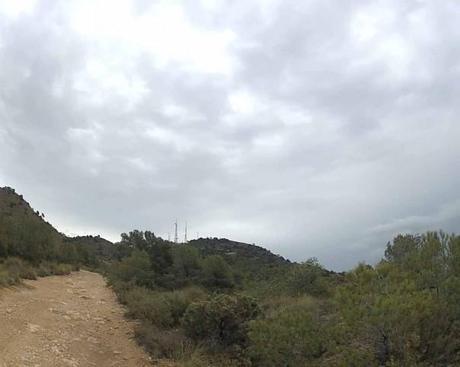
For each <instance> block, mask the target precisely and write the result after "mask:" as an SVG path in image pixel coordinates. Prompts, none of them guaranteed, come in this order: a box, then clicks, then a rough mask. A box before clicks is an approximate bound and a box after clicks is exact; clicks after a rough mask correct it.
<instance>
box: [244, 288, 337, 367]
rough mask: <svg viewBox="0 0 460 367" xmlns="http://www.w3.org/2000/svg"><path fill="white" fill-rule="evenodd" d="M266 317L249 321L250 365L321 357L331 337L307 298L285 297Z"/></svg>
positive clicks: (287, 366) (288, 365)
mask: <svg viewBox="0 0 460 367" xmlns="http://www.w3.org/2000/svg"><path fill="white" fill-rule="evenodd" d="M284 301H285V305H283V306H282V307H278V308H277V310H276V311H275V312H273V313H272V314H271V315H269V316H268V317H266V318H261V319H259V320H255V321H252V322H251V323H250V327H249V340H250V344H249V349H248V355H249V356H250V358H251V360H252V362H253V365H254V366H260V367H278V366H284V367H297V366H304V365H307V363H308V362H309V361H310V362H311V361H313V360H315V359H318V358H321V357H322V356H323V354H324V353H326V351H327V346H328V343H330V341H331V338H330V336H329V335H328V330H327V328H326V327H325V326H324V325H323V323H322V322H321V319H320V315H319V309H318V305H317V303H316V302H315V301H314V300H312V299H311V298H305V297H303V298H299V299H285V300H284Z"/></svg>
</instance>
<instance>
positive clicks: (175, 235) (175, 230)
mask: <svg viewBox="0 0 460 367" xmlns="http://www.w3.org/2000/svg"><path fill="white" fill-rule="evenodd" d="M177 242H179V238H178V237H177V219H176V222H175V223H174V243H177Z"/></svg>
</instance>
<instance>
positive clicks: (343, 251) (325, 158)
mask: <svg viewBox="0 0 460 367" xmlns="http://www.w3.org/2000/svg"><path fill="white" fill-rule="evenodd" d="M78 4H79V2H78V1H77V0H75V1H72V2H48V1H41V2H40V1H39V2H38V3H37V5H36V8H35V10H34V11H33V12H32V13H24V14H20V15H18V16H17V17H10V16H7V15H4V14H2V13H1V7H0V45H1V46H0V85H1V87H0V155H1V157H2V159H1V160H0V184H7V185H11V186H14V187H16V188H17V190H18V191H20V192H21V193H23V194H24V195H25V197H26V198H28V199H29V200H30V201H31V203H32V205H34V206H35V207H37V208H39V209H40V210H41V211H44V212H45V213H46V214H47V215H48V218H49V219H50V220H51V222H53V223H55V224H56V225H57V226H58V227H59V228H60V229H61V230H64V231H67V232H69V233H85V232H92V233H100V234H102V235H104V236H108V237H109V238H111V239H117V237H118V235H119V233H120V232H122V231H128V230H130V229H133V228H150V229H152V230H154V231H155V232H156V233H158V234H160V235H166V233H167V232H168V231H171V229H172V222H173V221H174V219H175V218H176V217H178V218H179V219H180V220H181V222H182V223H183V222H184V221H185V220H187V221H188V222H189V226H190V231H191V233H195V232H199V233H200V234H201V235H205V236H206V235H209V236H227V237H231V238H235V239H238V240H242V241H248V242H255V243H262V244H263V245H265V246H267V247H269V248H270V249H272V250H273V251H275V252H278V253H280V254H282V255H284V256H287V257H289V258H292V259H294V260H304V259H306V258H308V257H311V256H316V257H318V258H319V259H320V261H322V262H323V263H324V264H325V265H326V266H328V267H333V268H335V269H346V268H350V267H351V266H353V264H356V263H357V262H358V261H361V260H366V261H371V262H372V261H376V260H377V259H378V258H379V257H380V256H381V254H382V253H383V249H384V246H385V244H386V242H387V241H388V240H390V239H391V236H393V235H394V234H396V233H397V232H398V231H414V232H420V231H424V230H425V229H435V228H444V229H446V230H447V231H458V229H459V225H460V216H459V215H458V205H457V204H458V201H459V200H460V198H459V196H458V189H457V188H458V186H459V184H460V175H459V174H458V172H457V171H458V170H457V169H456V167H458V166H459V163H460V149H459V145H458V143H457V141H458V137H459V136H460V125H459V124H458V122H457V121H456V116H458V114H459V112H460V111H459V108H458V107H457V103H456V99H455V98H456V96H457V95H458V88H459V85H460V83H459V69H458V65H459V59H460V53H459V48H458V46H457V39H458V36H459V33H460V27H459V26H458V24H457V23H458V22H457V19H458V14H459V11H460V7H459V6H458V5H457V4H456V3H455V2H443V3H442V4H436V5H432V4H430V3H428V2H423V1H419V2H412V1H389V2H385V3H379V4H378V6H381V7H382V8H381V9H380V8H373V7H375V6H377V5H375V3H372V2H367V1H353V2H347V3H345V2H341V1H337V0H335V1H332V0H330V1H326V2H325V1H308V2H290V1H288V2H284V1H283V2H277V1H273V2H253V3H251V4H248V3H247V2H240V1H232V2H222V3H219V2H217V3H216V4H217V5H216V6H214V7H211V8H209V7H206V6H204V5H203V4H204V3H203V4H202V5H200V4H197V2H189V1H184V2H183V3H182V4H179V5H180V9H182V11H183V13H184V14H185V20H186V21H188V22H190V24H191V25H192V26H193V27H195V28H196V29H198V30H199V31H200V32H203V34H217V33H219V32H232V33H233V34H234V35H235V36H234V40H233V41H231V42H230V43H229V44H228V52H229V55H230V56H229V57H231V58H232V62H233V68H232V70H231V72H230V74H225V73H219V72H207V71H206V70H201V69H198V70H194V69H193V68H189V67H186V66H189V65H187V62H192V61H193V60H192V61H190V60H185V61H182V60H180V57H181V56H179V59H172V60H170V61H169V62H167V63H166V64H165V65H163V66H158V63H157V57H159V56H158V54H157V53H152V52H150V51H149V50H146V49H144V48H143V47H144V46H142V45H140V46H139V45H138V44H136V43H135V42H131V41H132V40H131V41H129V40H128V41H127V40H125V39H124V40H118V39H113V38H112V36H104V35H102V36H100V37H99V36H97V37H96V36H91V35H90V36H87V35H82V34H80V33H78V32H77V31H76V30H75V29H74V27H72V25H71V23H72V22H71V18H72V16H73V14H72V11H73V10H72V9H73V7H72V6H74V5H78ZM155 4H156V3H155ZM179 5H177V6H179ZM151 6H152V4H151V2H145V1H133V9H134V10H133V15H132V16H134V17H135V16H151V14H150V13H149V11H150V9H151ZM107 12H110V9H109V8H108V9H107ZM108 14H109V13H108ZM149 14H150V15H149ZM357 16H358V18H356V17H357ZM359 16H361V18H359ZM356 19H358V20H359V22H357V23H353V22H356ZM360 19H361V20H360ZM101 21H102V19H101ZM360 22H361V23H360ZM366 22H367V23H366ZM441 25H442V26H441ZM120 26H122V25H120ZM353 27H354V28H353ZM366 27H367V28H366ZM127 31H129V30H127ZM210 32H211V33H210ZM354 32H355V33H354ZM356 32H358V33H356ZM360 32H361V33H360ZM363 32H364V33H363ZM200 34H201V33H200ZM167 36H168V35H166V34H165V37H167ZM92 37H95V38H92ZM359 37H361V38H362V39H359ZM366 37H367V38H366ZM192 41H193V40H192ZM171 42H175V41H174V40H173V41H171ZM208 51H209V52H210V54H209V55H208V56H209V57H213V55H214V54H213V52H218V50H212V49H211V50H206V52H208ZM200 52H205V51H203V50H201V51H200ZM180 55H181V54H180ZM173 56H174V55H173ZM214 56H215V55H214ZM184 63H185V65H184ZM238 93H242V94H241V95H240V96H239V97H238ZM235 94H236V95H237V105H236V107H235V106H232V103H231V99H232V98H234V96H235ZM238 98H240V100H239V99H238ZM245 98H249V100H246V99H245ZM238 103H240V104H241V106H240V105H238ZM235 108H236V109H235ZM238 108H240V109H241V110H238Z"/></svg>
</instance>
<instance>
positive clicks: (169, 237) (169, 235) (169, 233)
mask: <svg viewBox="0 0 460 367" xmlns="http://www.w3.org/2000/svg"><path fill="white" fill-rule="evenodd" d="M168 242H171V232H168Z"/></svg>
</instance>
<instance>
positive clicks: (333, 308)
mask: <svg viewBox="0 0 460 367" xmlns="http://www.w3.org/2000/svg"><path fill="white" fill-rule="evenodd" d="M203 241H204V242H206V241H207V242H209V241H214V246H215V248H216V251H218V249H221V248H220V247H219V240H216V239H214V240H198V241H195V243H194V242H192V243H191V244H190V245H174V244H170V243H167V242H165V241H163V240H162V239H159V238H156V237H155V236H154V235H153V234H152V233H150V232H146V233H143V232H139V231H134V232H132V233H130V234H129V235H123V241H122V242H121V244H120V245H121V246H124V247H125V248H126V253H128V252H130V253H129V255H127V256H126V257H125V258H123V259H122V260H121V261H118V262H116V263H115V264H113V265H111V266H109V268H108V269H107V275H108V278H109V281H110V284H111V285H112V286H113V287H114V289H115V291H116V292H117V294H118V296H119V299H120V301H121V302H122V303H123V304H125V305H126V306H127V309H128V310H129V311H128V312H129V315H130V316H132V317H134V318H136V319H139V320H141V321H142V326H140V327H139V329H138V331H137V335H138V338H139V340H140V341H141V343H142V344H143V345H144V346H145V347H146V349H147V350H149V352H150V353H152V354H153V355H154V356H155V357H158V358H161V357H168V358H174V359H177V360H179V361H181V363H182V364H183V365H184V366H260V367H271V366H273V367H277V366H292V367H294V366H363V367H364V366H437V365H439V366H445V365H457V364H458V363H460V337H459V335H460V302H459V301H460V291H459V289H460V288H459V286H460V238H459V237H457V236H454V235H447V234H445V233H442V232H439V233H431V232H430V233H426V234H424V235H421V236H413V235H401V236H398V237H396V238H395V239H394V240H393V241H392V242H391V243H389V244H388V246H387V248H386V251H385V254H384V258H383V259H382V260H381V261H380V262H379V263H378V264H377V265H375V266H370V265H366V264H359V265H358V266H357V267H356V268H355V269H353V270H352V271H350V272H347V273H344V274H336V273H332V272H329V271H326V270H325V269H323V268H322V267H321V265H320V264H319V263H318V262H317V261H316V260H314V259H312V260H309V261H307V262H305V263H302V264H292V263H289V262H287V261H285V260H283V259H281V258H277V259H276V261H267V259H266V258H264V259H261V258H257V257H253V258H249V257H246V258H243V259H241V263H240V262H239V257H238V256H235V255H234V254H233V252H235V251H236V252H237V250H235V249H234V250H235V251H231V254H228V255H227V256H225V255H216V254H213V253H212V251H211V252H210V251H209V250H210V249H209V246H203V244H200V242H203ZM224 242H225V241H224ZM227 245H228V242H227ZM246 246H250V245H246ZM204 247H206V248H207V252H206V254H203V252H202V251H200V250H199V249H202V248H204ZM235 247H237V246H235ZM266 257H267V258H276V256H275V255H272V254H268V253H267V254H266ZM251 262H252V263H251ZM261 264H264V265H261Z"/></svg>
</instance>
